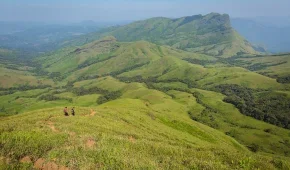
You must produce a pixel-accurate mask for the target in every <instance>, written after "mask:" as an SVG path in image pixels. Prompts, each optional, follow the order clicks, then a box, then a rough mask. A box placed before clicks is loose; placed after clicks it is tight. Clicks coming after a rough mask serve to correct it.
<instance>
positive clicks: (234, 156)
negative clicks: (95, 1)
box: [0, 13, 290, 169]
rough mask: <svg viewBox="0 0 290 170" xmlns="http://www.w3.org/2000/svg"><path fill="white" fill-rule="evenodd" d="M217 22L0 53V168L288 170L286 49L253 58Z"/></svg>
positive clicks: (168, 23) (174, 23)
mask: <svg viewBox="0 0 290 170" xmlns="http://www.w3.org/2000/svg"><path fill="white" fill-rule="evenodd" d="M228 21H229V17H228V16H227V15H219V14H214V13H212V14H209V15H205V16H201V15H198V16H192V17H184V18H180V19H175V20H172V19H167V18H153V19H149V20H146V21H139V22H135V23H132V24H129V25H126V26H122V27H114V28H110V29H106V30H103V31H102V32H98V33H93V34H89V35H87V36H83V38H84V39H76V40H74V41H72V42H67V44H68V45H69V46H66V47H64V48H61V49H58V50H56V51H52V52H49V53H46V54H44V55H42V56H39V57H37V58H34V59H33V60H29V61H28V63H27V64H25V63H26V61H23V62H22V61H21V62H15V61H18V60H17V56H18V55H17V54H16V53H15V52H14V51H9V50H2V51H0V52H2V57H1V55H0V57H1V58H0V59H2V60H1V61H3V63H4V61H5V63H4V64H1V65H0V69H1V72H0V73H1V74H4V75H5V76H6V75H8V74H12V73H13V75H10V78H16V81H14V80H12V79H9V81H6V80H5V81H3V82H9V83H10V84H8V85H3V82H1V81H0V82H1V83H2V84H0V87H1V88H0V101H2V102H1V103H0V121H1V124H0V146H1V147H0V168H1V169H32V168H35V169H49V168H60V169H118V168H121V169H290V164H289V162H290V143H289V141H290V130H289V129H290V117H289V110H290V108H289V106H290V93H289V87H290V85H289V82H287V78H285V77H287V76H288V74H289V71H288V70H287V69H285V68H288V59H289V55H288V54H285V55H276V56H264V55H257V54H258V53H257V52H256V51H255V50H254V49H253V48H252V46H251V45H250V44H249V43H248V42H247V41H245V40H244V39H243V38H242V37H240V36H239V35H238V34H237V33H236V32H235V31H234V30H233V29H232V28H231V27H230V25H229V22H228ZM144 24H145V25H144ZM141 28H142V29H141ZM172 30H175V31H174V32H172ZM126 31H127V33H130V34H126ZM222 33H224V34H222ZM107 35H109V36H107ZM112 35H114V36H115V37H114V36H112ZM125 35H126V36H125ZM170 35H173V38H172V37H170ZM185 35H189V36H185ZM222 35H223V36H222ZM98 37H102V38H101V39H99V40H95V39H97V38H98ZM196 37H199V38H200V39H203V40H204V41H194V40H195V38H196ZM170 39H171V40H176V42H173V41H172V44H168V43H169V40H170ZM189 39H190V41H189ZM83 40H84V41H83ZM82 42H86V43H85V44H83V45H80V46H72V44H82ZM189 42H190V43H200V44H199V45H198V47H197V46H191V45H193V44H190V43H189ZM208 43H209V44H208ZM182 44H183V45H184V44H186V45H185V46H182ZM194 45H197V44H194ZM190 46H191V47H190ZM209 46H211V47H212V48H207V47H209ZM187 47H190V48H187ZM197 49H205V50H202V51H200V50H197ZM221 49H222V50H221ZM202 53H203V54H202ZM0 54H1V53H0ZM13 56H14V57H13ZM13 58H16V60H14V59H13ZM23 65H28V66H29V67H24V68H23V67H22V66H23ZM8 66H9V67H8ZM266 73H267V74H266ZM1 74H0V76H1ZM6 77H7V76H6ZM281 77H283V78H284V79H283V81H280V79H281ZM279 78H280V79H279ZM22 79H23V80H22ZM2 80H4V79H2ZM40 80H43V81H42V83H40V84H39V81H40ZM44 82H45V83H44ZM35 83H36V84H35ZM65 106H68V107H69V109H71V108H72V107H75V108H76V109H75V110H76V116H75V117H73V116H69V117H65V116H63V107H65Z"/></svg>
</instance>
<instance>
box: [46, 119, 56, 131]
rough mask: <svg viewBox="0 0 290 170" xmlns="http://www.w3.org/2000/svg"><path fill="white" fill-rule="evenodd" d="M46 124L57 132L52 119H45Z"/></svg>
mask: <svg viewBox="0 0 290 170" xmlns="http://www.w3.org/2000/svg"><path fill="white" fill-rule="evenodd" d="M47 125H48V127H49V128H50V129H51V130H52V131H53V132H59V130H58V129H56V128H55V126H54V123H53V122H52V121H47Z"/></svg>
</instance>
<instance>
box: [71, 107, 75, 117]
mask: <svg viewBox="0 0 290 170" xmlns="http://www.w3.org/2000/svg"><path fill="white" fill-rule="evenodd" d="M71 114H72V115H73V116H74V115H75V107H73V108H72V109H71Z"/></svg>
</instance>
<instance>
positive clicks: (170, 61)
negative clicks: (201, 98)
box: [38, 37, 283, 89]
mask: <svg viewBox="0 0 290 170" xmlns="http://www.w3.org/2000/svg"><path fill="white" fill-rule="evenodd" d="M186 59H196V60H204V61H210V62H215V61H216V60H217V59H216V58H214V57H210V56H207V55H203V54H197V53H189V52H185V51H181V50H176V49H173V48H170V47H164V46H158V45H155V44H152V43H148V42H146V41H139V42H135V43H121V42H116V41H115V39H114V38H113V37H107V38H105V39H103V40H99V41H94V42H91V43H89V44H87V45H84V46H81V47H74V48H66V49H63V50H60V51H58V52H56V53H53V54H52V55H48V56H44V57H42V58H40V59H39V60H38V62H40V63H42V64H43V66H44V67H45V68H46V71H49V72H60V73H61V75H62V76H64V78H65V81H68V80H70V81H74V80H77V79H82V78H84V77H93V76H102V75H108V74H109V75H114V76H115V75H118V77H134V76H142V77H144V78H146V77H147V78H148V77H157V78H158V80H162V81H164V80H171V79H183V80H184V79H186V80H190V81H197V85H198V86H200V87H212V86H214V85H218V84H225V83H230V84H239V85H242V86H245V87H252V88H258V87H259V88H264V89H268V88H277V89H281V88H283V86H282V85H280V84H279V83H277V82H276V81H275V80H274V79H271V78H268V77H265V76H262V75H260V74H257V73H253V72H250V71H248V70H246V69H242V68H238V67H228V66H226V67H220V66H217V67H216V66H215V65H212V66H211V67H210V68H204V67H203V66H201V65H197V64H191V63H188V62H187V61H184V60H186ZM61 66H62V67H61ZM80 66H81V67H80ZM233 73H234V74H233ZM256 80H260V81H256Z"/></svg>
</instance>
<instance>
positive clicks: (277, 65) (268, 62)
mask: <svg viewBox="0 0 290 170" xmlns="http://www.w3.org/2000/svg"><path fill="white" fill-rule="evenodd" d="M237 60H238V61H244V62H245V63H244V65H243V66H244V67H251V66H253V65H262V67H261V68H259V69H257V70H255V71H256V72H258V73H263V74H266V75H268V76H271V77H282V76H289V71H288V70H289V69H290V54H282V55H273V56H256V57H247V58H239V59H237Z"/></svg>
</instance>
